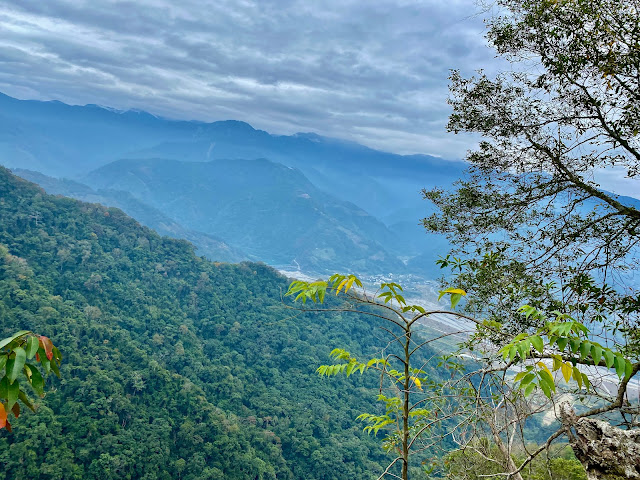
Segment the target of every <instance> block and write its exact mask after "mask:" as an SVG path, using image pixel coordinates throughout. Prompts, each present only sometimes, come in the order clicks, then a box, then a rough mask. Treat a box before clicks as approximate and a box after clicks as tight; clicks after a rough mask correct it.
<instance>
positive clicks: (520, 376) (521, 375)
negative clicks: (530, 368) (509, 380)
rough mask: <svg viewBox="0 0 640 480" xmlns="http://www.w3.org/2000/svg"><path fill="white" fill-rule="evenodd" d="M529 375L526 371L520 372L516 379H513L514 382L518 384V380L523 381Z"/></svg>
mask: <svg viewBox="0 0 640 480" xmlns="http://www.w3.org/2000/svg"><path fill="white" fill-rule="evenodd" d="M526 374H527V372H526V371H523V372H520V373H518V374H517V375H516V377H515V378H514V379H513V381H514V382H517V381H518V380H522V378H523V377H524V376H525V375H526Z"/></svg>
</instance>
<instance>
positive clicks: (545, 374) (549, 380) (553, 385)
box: [538, 370, 556, 392]
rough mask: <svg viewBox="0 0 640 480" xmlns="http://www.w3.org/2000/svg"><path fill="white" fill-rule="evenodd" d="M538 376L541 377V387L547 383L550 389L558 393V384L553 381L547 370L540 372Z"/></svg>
mask: <svg viewBox="0 0 640 480" xmlns="http://www.w3.org/2000/svg"><path fill="white" fill-rule="evenodd" d="M538 375H539V377H540V385H542V384H545V383H546V384H547V386H548V387H549V389H551V390H553V391H554V392H555V391H556V382H555V381H554V380H553V377H552V376H551V374H550V373H549V372H548V371H547V370H540V371H539V372H538Z"/></svg>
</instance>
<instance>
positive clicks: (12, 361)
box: [0, 248, 62, 431]
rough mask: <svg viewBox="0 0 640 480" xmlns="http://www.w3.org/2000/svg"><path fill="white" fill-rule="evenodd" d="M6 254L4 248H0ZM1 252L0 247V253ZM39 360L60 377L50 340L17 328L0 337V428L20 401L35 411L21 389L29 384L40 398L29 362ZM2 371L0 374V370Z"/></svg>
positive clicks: (40, 380)
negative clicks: (13, 332)
mask: <svg viewBox="0 0 640 480" xmlns="http://www.w3.org/2000/svg"><path fill="white" fill-rule="evenodd" d="M4 250H5V251H4V254H5V255H6V253H7V252H6V248H5V249H4ZM2 254H3V251H2V248H0V255H2ZM34 360H35V362H37V363H40V368H42V370H44V372H45V374H48V373H50V372H53V373H55V374H56V375H57V376H58V377H60V369H59V367H60V362H61V361H62V355H60V351H59V350H58V349H57V348H56V346H55V345H53V342H52V341H51V340H50V339H49V338H47V337H45V336H44V335H40V336H38V335H35V334H34V333H33V332H29V331H27V330H21V331H19V332H17V333H15V334H13V335H11V336H10V337H7V338H5V339H3V340H0V429H2V428H7V430H9V431H11V423H10V422H9V421H8V419H7V416H8V414H9V413H13V416H14V417H15V418H18V417H19V416H20V403H19V402H18V400H20V402H22V404H23V405H24V406H26V407H27V408H29V409H31V410H32V411H34V412H35V407H34V406H33V403H32V401H31V400H30V399H29V397H28V396H27V392H26V391H25V389H24V386H25V385H29V386H30V387H31V389H33V391H34V392H35V393H36V394H38V395H39V396H40V397H44V377H43V376H42V373H40V370H39V369H38V367H37V366H36V365H34V364H33V361H34ZM3 370H4V374H2V373H3Z"/></svg>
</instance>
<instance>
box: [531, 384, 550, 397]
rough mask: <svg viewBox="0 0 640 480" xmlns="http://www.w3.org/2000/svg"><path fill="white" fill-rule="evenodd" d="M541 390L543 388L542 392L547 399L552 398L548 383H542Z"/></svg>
mask: <svg viewBox="0 0 640 480" xmlns="http://www.w3.org/2000/svg"><path fill="white" fill-rule="evenodd" d="M540 388H542V391H543V392H544V394H545V396H546V397H547V398H551V389H550V388H549V385H548V384H547V382H543V381H540ZM525 393H526V391H525Z"/></svg>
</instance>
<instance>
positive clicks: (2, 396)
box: [0, 375, 9, 401]
mask: <svg viewBox="0 0 640 480" xmlns="http://www.w3.org/2000/svg"><path fill="white" fill-rule="evenodd" d="M8 389H9V379H8V378H7V376H6V375H5V376H4V377H2V380H0V401H2V400H6V399H7V396H8V395H9V393H8Z"/></svg>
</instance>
